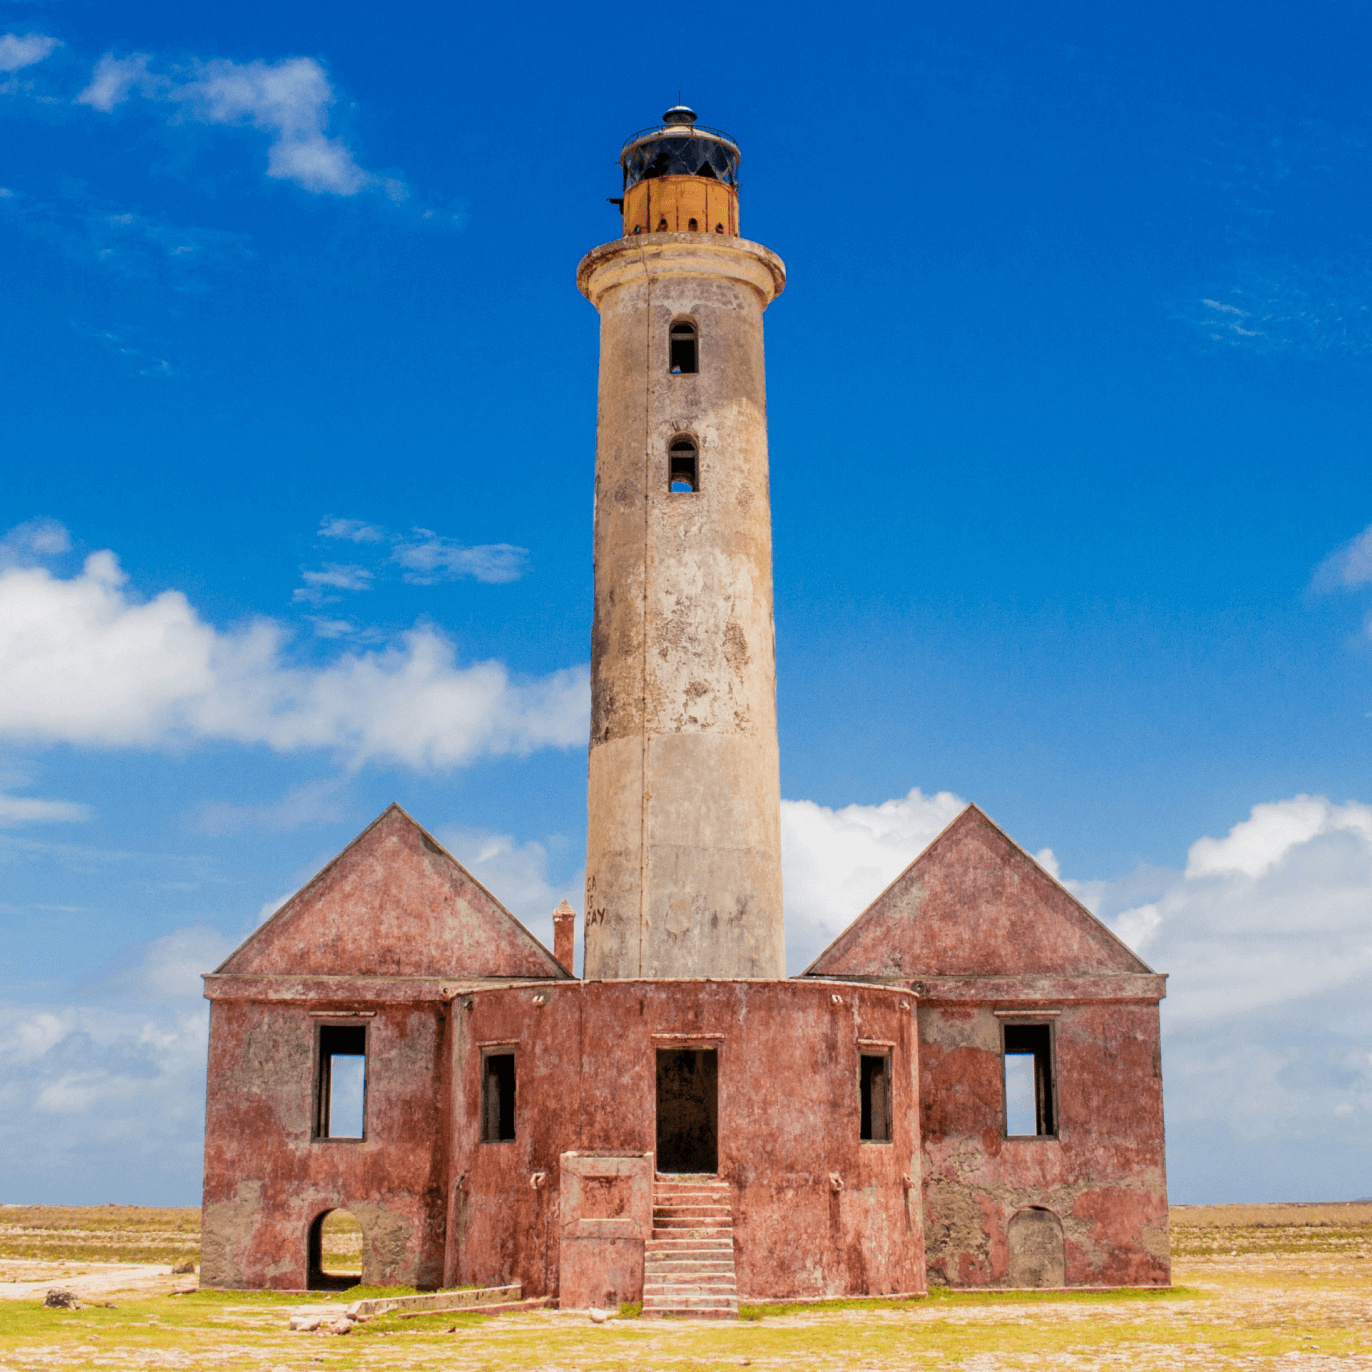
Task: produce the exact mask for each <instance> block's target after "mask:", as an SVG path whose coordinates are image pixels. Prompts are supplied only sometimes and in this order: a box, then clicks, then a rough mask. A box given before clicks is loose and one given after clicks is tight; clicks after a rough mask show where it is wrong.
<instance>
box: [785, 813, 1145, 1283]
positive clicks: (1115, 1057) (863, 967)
mask: <svg viewBox="0 0 1372 1372" xmlns="http://www.w3.org/2000/svg"><path fill="white" fill-rule="evenodd" d="M807 975H812V976H820V975H822V976H848V977H857V978H865V979H870V980H873V981H882V982H886V983H888V984H892V985H900V986H906V987H909V988H910V989H911V991H912V992H913V993H914V994H915V995H917V996H918V998H919V1035H920V1049H919V1057H920V1134H921V1139H922V1149H923V1200H924V1233H925V1249H926V1253H927V1258H928V1264H929V1276H930V1280H931V1281H937V1282H942V1283H947V1284H949V1285H954V1286H987V1285H990V1286H1013V1285H1023V1284H1040V1283H1042V1282H1045V1281H1047V1282H1051V1283H1053V1284H1056V1283H1057V1282H1063V1283H1065V1284H1066V1285H1069V1286H1094V1285H1106V1286H1111V1285H1153V1284H1166V1283H1167V1282H1168V1281H1169V1280H1170V1265H1169V1256H1168V1238H1167V1182H1166V1168H1165V1159H1164V1147H1163V1112H1162V1062H1161V1048H1160V1042H1159V1023H1158V1002H1159V1001H1160V1000H1161V998H1162V996H1163V995H1164V993H1165V983H1166V978H1165V977H1161V976H1158V975H1156V974H1155V973H1153V972H1152V971H1151V970H1150V969H1149V968H1148V967H1147V965H1146V964H1145V963H1143V962H1142V961H1141V960H1140V959H1139V958H1138V957H1137V956H1136V955H1135V954H1134V953H1132V952H1131V951H1130V950H1129V949H1128V948H1127V947H1125V945H1124V944H1122V943H1121V942H1120V941H1119V940H1118V939H1117V938H1116V937H1115V936H1114V935H1113V934H1112V933H1111V932H1110V931H1109V930H1108V929H1107V928H1106V927H1105V926H1104V925H1103V924H1101V923H1100V921H1099V920H1097V919H1096V918H1095V916H1094V915H1092V914H1091V912H1090V911H1089V910H1087V909H1086V908H1085V907H1084V906H1082V905H1081V904H1080V903H1079V902H1078V901H1077V900H1076V899H1075V898H1074V897H1073V896H1072V895H1071V894H1070V893H1069V892H1068V891H1066V890H1065V889H1064V888H1063V887H1062V886H1061V885H1060V884H1059V883H1058V882H1057V881H1055V880H1054V879H1053V878H1052V877H1051V876H1049V875H1048V873H1047V872H1045V871H1044V870H1043V869H1042V868H1041V867H1040V866H1039V865H1038V864H1037V863H1036V862H1035V861H1034V860H1033V859H1032V858H1031V857H1030V856H1029V855H1028V854H1027V853H1025V852H1024V851H1023V850H1022V849H1021V848H1019V847H1018V846H1017V845H1016V844H1015V843H1014V842H1013V841H1012V840H1011V839H1010V838H1008V837H1007V836H1006V835H1005V834H1004V833H1003V832H1002V831H1001V830H1000V829H998V828H997V827H996V826H995V825H994V824H993V823H992V822H991V821H990V820H989V819H988V818H987V817H986V816H985V815H984V814H983V813H982V812H981V811H980V810H978V809H977V808H976V807H975V806H969V807H968V808H967V809H966V810H964V811H963V813H962V814H961V815H959V816H958V817H957V819H955V820H954V821H953V822H952V824H950V825H949V826H948V828H947V829H945V830H944V831H943V833H942V834H940V835H939V837H938V838H936V839H935V840H934V842H933V843H931V844H930V845H929V847H928V848H926V849H925V850H924V852H923V853H921V854H920V855H919V857H918V858H916V859H915V861H914V862H913V863H911V864H910V866H909V867H908V868H906V870H905V871H904V872H902V873H901V875H900V876H899V877H897V878H896V880H895V881H894V882H892V883H891V885H890V886H889V887H888V888H887V889H886V890H885V891H883V892H882V893H881V895H880V896H878V897H877V899H876V900H874V901H873V902H872V904H871V905H870V906H869V907H868V909H867V910H866V911H864V912H863V914H862V915H861V916H859V918H858V919H857V920H855V921H854V922H853V924H852V925H851V926H850V927H849V928H848V929H847V930H846V931H845V932H844V933H843V934H842V935H840V937H839V938H838V939H837V940H835V942H834V943H833V944H832V945H831V946H830V947H829V948H828V949H826V950H825V951H824V952H823V953H822V954H821V955H820V956H819V957H818V958H817V959H816V960H815V962H814V963H813V964H812V965H811V967H810V968H809V969H808V972H807ZM1007 1022H1011V1023H1036V1024H1041V1025H1048V1026H1050V1029H1051V1036H1052V1044H1053V1080H1054V1100H1055V1111H1054V1113H1055V1126H1056V1128H1055V1133H1054V1134H1053V1135H1052V1136H1044V1137H1016V1138H1011V1137H1007V1135H1006V1106H1005V1087H1004V1058H1003V1052H1002V1031H1003V1026H1004V1024H1005V1023H1007ZM1044 1212H1047V1214H1045V1213H1044ZM1038 1221H1042V1223H1039V1222H1038ZM1031 1222H1032V1223H1031ZM1030 1231H1033V1233H1034V1235H1035V1237H1034V1238H1033V1239H1032V1241H1031V1242H1029V1243H1028V1244H1027V1245H1026V1244H1024V1243H1021V1247H1022V1248H1026V1247H1027V1248H1033V1247H1034V1246H1035V1245H1038V1246H1039V1247H1040V1248H1042V1247H1043V1245H1047V1246H1048V1247H1050V1248H1051V1247H1055V1248H1056V1258H1055V1260H1054V1261H1052V1262H1043V1261H1039V1262H1037V1263H1036V1262H1031V1261H1026V1260H1024V1257H1023V1254H1021V1257H1020V1259H1016V1258H1015V1257H1014V1252H1013V1250H1014V1247H1015V1235H1016V1234H1019V1235H1023V1234H1025V1233H1028V1232H1030Z"/></svg>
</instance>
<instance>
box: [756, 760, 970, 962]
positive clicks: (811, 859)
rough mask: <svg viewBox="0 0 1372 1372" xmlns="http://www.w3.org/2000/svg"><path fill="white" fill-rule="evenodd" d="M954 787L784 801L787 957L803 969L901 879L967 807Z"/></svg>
mask: <svg viewBox="0 0 1372 1372" xmlns="http://www.w3.org/2000/svg"><path fill="white" fill-rule="evenodd" d="M966 803H967V802H966V801H964V800H961V799H959V797H957V796H955V795H953V794H952V792H950V791H940V792H939V793H938V794H937V795H932V796H926V795H925V794H924V792H923V791H921V790H920V789H919V788H918V787H916V788H915V789H914V790H913V791H911V792H910V793H909V795H907V796H902V797H901V798H900V799H899V800H888V801H885V802H883V803H882V804H880V805H847V806H844V807H843V808H842V809H836V810H831V809H829V808H828V807H827V806H823V805H816V804H815V803H814V801H812V800H783V801H782V802H781V868H782V889H783V891H784V893H785V899H786V963H787V966H788V968H789V969H790V971H792V972H793V973H794V972H799V971H800V970H801V969H802V968H804V967H805V966H807V965H808V964H809V963H810V962H811V961H813V960H814V958H815V957H816V956H817V955H818V954H819V953H820V952H822V951H823V950H824V948H825V947H827V946H828V944H829V943H831V942H832V941H833V940H834V939H835V938H837V937H838V935H839V934H841V933H842V932H843V930H844V929H846V928H847V927H848V925H849V924H850V923H852V921H853V920H854V919H856V918H857V916H858V915H859V914H861V913H862V911H863V910H864V909H866V907H867V906H868V905H869V904H870V903H871V901H872V900H874V899H875V898H876V897H877V896H878V895H880V894H881V892H882V891H883V890H885V888H886V887H887V886H888V885H889V884H890V883H891V882H892V881H894V880H895V878H896V877H897V876H899V875H900V873H901V872H903V871H904V870H905V868H906V867H908V866H909V865H910V863H911V862H913V861H914V860H915V858H916V857H918V856H919V854H920V853H921V852H922V851H923V849H924V848H926V847H927V846H928V845H929V843H930V842H931V841H932V840H933V839H934V838H935V837H936V836H937V835H938V833H939V831H940V830H942V829H943V828H944V827H945V826H946V825H947V824H948V823H949V822H950V821H951V820H953V819H954V818H955V817H956V816H957V815H958V813H959V812H960V811H961V810H962V809H963V808H964V807H965V805H966Z"/></svg>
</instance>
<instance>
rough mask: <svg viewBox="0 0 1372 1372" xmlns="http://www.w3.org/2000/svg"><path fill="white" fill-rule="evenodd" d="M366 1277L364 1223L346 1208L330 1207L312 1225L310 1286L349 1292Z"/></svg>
mask: <svg viewBox="0 0 1372 1372" xmlns="http://www.w3.org/2000/svg"><path fill="white" fill-rule="evenodd" d="M361 1280H362V1226H361V1225H360V1224H359V1223H358V1222H357V1220H356V1218H355V1217H354V1216H353V1215H351V1214H349V1213H348V1211H346V1210H326V1211H325V1212H324V1213H323V1214H322V1215H318V1216H316V1217H315V1221H314V1223H313V1224H312V1225H310V1239H309V1255H308V1263H307V1275H306V1279H305V1284H306V1286H308V1287H309V1289H310V1290H311V1291H346V1290H347V1289H348V1288H349V1287H350V1286H357V1285H358V1284H359V1283H360V1282H361Z"/></svg>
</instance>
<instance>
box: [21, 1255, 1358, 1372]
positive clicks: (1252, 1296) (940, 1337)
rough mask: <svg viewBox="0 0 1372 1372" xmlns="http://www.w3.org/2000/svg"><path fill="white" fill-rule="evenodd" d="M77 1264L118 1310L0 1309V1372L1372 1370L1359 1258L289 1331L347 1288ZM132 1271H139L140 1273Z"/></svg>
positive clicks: (1211, 1261)
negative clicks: (1075, 1290) (855, 1305)
mask: <svg viewBox="0 0 1372 1372" xmlns="http://www.w3.org/2000/svg"><path fill="white" fill-rule="evenodd" d="M74 1266H75V1265H69V1267H68V1269H67V1271H66V1272H65V1273H64V1278H63V1279H64V1284H67V1285H74V1284H75V1282H76V1281H78V1280H80V1281H91V1282H93V1283H99V1291H100V1292H103V1293H104V1295H105V1296H108V1297H109V1298H112V1299H114V1300H115V1302H116V1304H117V1305H118V1309H117V1310H107V1309H104V1308H89V1307H88V1308H87V1309H84V1310H81V1311H76V1312H69V1311H55V1310H43V1309H41V1308H39V1307H38V1305H37V1302H36V1300H35V1299H34V1298H33V1297H30V1298H29V1299H28V1300H27V1301H15V1302H12V1303H10V1304H8V1305H6V1306H4V1307H0V1372H38V1369H43V1370H44V1372H52V1370H53V1369H61V1370H62V1372H65V1370H66V1369H69V1368H70V1369H85V1368H92V1369H95V1368H99V1369H116V1370H117V1372H143V1369H148V1370H149V1372H151V1370H152V1369H158V1370H159V1372H160V1370H161V1369H169V1370H170V1369H176V1370H177V1372H180V1370H181V1369H194V1370H196V1372H198V1369H202V1368H203V1369H206V1370H207V1372H208V1369H216V1372H217V1370H218V1369H239V1368H241V1369H245V1372H248V1370H251V1372H285V1369H289V1370H290V1372H307V1370H308V1372H313V1369H315V1368H318V1367H319V1366H320V1364H321V1363H323V1364H328V1365H331V1366H332V1367H334V1368H336V1369H339V1370H340V1372H342V1369H351V1368H358V1369H367V1370H368V1372H371V1370H372V1369H374V1370H375V1372H391V1370H392V1369H394V1370H395V1372H411V1370H414V1372H421V1370H425V1369H434V1370H435V1372H438V1369H442V1370H443V1372H466V1369H502V1372H503V1370H504V1369H511V1368H531V1369H532V1368H538V1369H567V1370H568V1372H573V1370H574V1372H607V1370H608V1369H625V1372H628V1370H629V1369H634V1372H640V1370H643V1372H646V1370H647V1369H663V1372H696V1369H706V1368H710V1369H713V1368H732V1367H751V1368H755V1369H776V1370H777V1372H782V1370H783V1369H784V1370H785V1372H793V1370H794V1372H800V1369H804V1370H805V1372H810V1370H811V1369H822V1370H823V1372H828V1369H835V1372H837V1369H843V1370H844V1372H848V1369H872V1370H873V1372H878V1370H879V1372H886V1370H887V1369H890V1372H895V1370H896V1369H906V1368H931V1369H933V1368H940V1369H941V1368H960V1369H966V1372H1001V1369H1006V1370H1007V1372H1008V1370H1010V1369H1015V1370H1016V1372H1020V1370H1023V1372H1031V1370H1032V1372H1043V1370H1044V1369H1048V1368H1052V1369H1058V1368H1065V1369H1071V1372H1096V1370H1097V1369H1100V1370H1101V1372H1105V1369H1112V1370H1115V1369H1118V1372H1125V1369H1128V1370H1129V1372H1154V1369H1171V1368H1186V1369H1197V1370H1198V1372H1199V1370H1201V1369H1204V1370H1206V1372H1208V1370H1209V1369H1216V1370H1218V1369H1223V1370H1224V1372H1231V1370H1232V1372H1237V1370H1238V1369H1243V1370H1244V1372H1249V1370H1250V1369H1273V1370H1274V1372H1326V1370H1329V1372H1333V1370H1334V1369H1338V1370H1339V1372H1344V1370H1345V1369H1346V1370H1347V1372H1353V1370H1354V1369H1357V1370H1358V1372H1372V1266H1369V1261H1368V1260H1367V1259H1366V1258H1364V1257H1362V1256H1360V1255H1346V1254H1300V1255H1295V1256H1282V1255H1275V1256H1273V1255H1252V1256H1238V1257H1224V1258H1220V1257H1207V1258H1198V1259H1188V1260H1183V1261H1179V1262H1178V1263H1177V1266H1176V1274H1175V1275H1176V1281H1177V1283H1178V1289H1176V1290H1174V1291H1173V1292H1171V1293H1159V1294H1158V1295H1154V1296H1147V1297H1135V1296H1129V1297H1125V1298H1123V1299H1121V1298H1118V1297H1116V1298H1105V1299H1102V1298H1098V1297H1097V1298H1092V1297H1086V1296H1072V1297H1070V1298H1067V1299H1061V1298H1057V1299H1054V1298H1051V1297H1048V1298H1045V1297H1041V1296H1017V1297H1009V1298H1007V1297H1004V1296H976V1297H971V1298H960V1297H953V1298H951V1299H950V1298H948V1297H938V1296H935V1297H932V1298H930V1299H929V1300H927V1301H922V1302H914V1303H908V1304H904V1305H900V1306H895V1307H882V1306H868V1307H865V1308H862V1309H856V1310H853V1309H839V1308H832V1307H817V1308H811V1309H806V1310H801V1311H796V1312H794V1313H786V1314H779V1315H778V1314H773V1315H767V1316H764V1317H763V1318H761V1319H758V1320H740V1321H738V1322H737V1323H733V1322H730V1323H714V1322H709V1321H686V1320H682V1321H676V1320H672V1321H659V1320H613V1321H611V1322H610V1324H608V1325H606V1326H603V1327H600V1326H595V1325H592V1324H591V1323H590V1322H589V1320H588V1319H587V1318H586V1317H585V1316H584V1315H577V1314H571V1313H561V1312H556V1311H532V1312H528V1313H521V1314H515V1315H508V1316H502V1317H496V1318H487V1317H483V1316H464V1317H461V1318H460V1319H459V1320H456V1321H455V1320H453V1318H452V1317H451V1316H431V1317H427V1318H426V1319H424V1320H415V1321H399V1320H394V1319H390V1320H387V1319H382V1320H377V1321H374V1322H372V1323H371V1324H369V1325H365V1326H363V1327H361V1328H360V1329H359V1330H357V1331H356V1332H355V1333H353V1334H351V1335H349V1336H347V1337H339V1336H337V1335H332V1334H323V1333H320V1334H292V1333H289V1332H287V1329H286V1324H287V1320H288V1318H289V1316H290V1315H291V1314H293V1313H296V1312H298V1311H303V1310H307V1309H310V1310H317V1311H321V1312H322V1311H325V1310H327V1311H329V1312H331V1313H332V1312H336V1311H338V1310H339V1309H340V1308H341V1307H342V1306H344V1305H346V1303H347V1298H346V1296H335V1297H334V1298H333V1300H332V1302H326V1301H320V1300H319V1298H317V1297H316V1298H314V1299H313V1300H309V1302H308V1303H307V1299H308V1298H306V1299H302V1298H296V1299H295V1300H291V1299H290V1298H281V1297H277V1298H274V1299H272V1298H266V1299H264V1298H243V1297H238V1296H210V1295H208V1294H202V1295H189V1296H180V1297H178V1296H173V1295H171V1294H170V1290H171V1289H172V1287H173V1282H174V1279H173V1278H171V1276H170V1274H169V1273H168V1272H167V1270H166V1269H165V1268H160V1269H152V1270H151V1271H147V1270H146V1269H142V1268H132V1267H129V1268H126V1269H124V1272H123V1273H122V1274H119V1273H112V1272H110V1271H109V1270H108V1265H101V1268H100V1270H98V1271H96V1270H89V1271H87V1273H86V1276H84V1277H80V1278H71V1277H70V1275H69V1274H70V1271H71V1270H72V1269H73V1268H74ZM94 1266H95V1265H90V1267H92V1268H93V1267H94ZM145 1272H146V1275H143V1274H144V1273H145ZM135 1273H137V1274H139V1275H138V1276H137V1277H135ZM135 1280H137V1281H139V1282H145V1283H147V1284H146V1285H143V1286H136V1285H134V1282H135ZM183 1280H184V1279H183ZM159 1283H160V1285H159ZM25 1284H26V1285H28V1283H25ZM15 1285H18V1283H15ZM35 1285H37V1286H42V1283H41V1282H39V1283H36V1284H35ZM154 1292H157V1293H158V1294H153V1293H154ZM93 1294H94V1291H93ZM121 1294H122V1299H121ZM11 1312H12V1313H11ZM450 1331H451V1332H450Z"/></svg>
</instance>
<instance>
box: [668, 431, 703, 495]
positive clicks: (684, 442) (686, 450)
mask: <svg viewBox="0 0 1372 1372" xmlns="http://www.w3.org/2000/svg"><path fill="white" fill-rule="evenodd" d="M698 456H699V455H698V454H697V452H696V445H695V444H694V443H692V442H691V440H690V439H689V438H677V439H673V440H672V446H671V448H670V449H669V450H668V453H667V464H668V467H667V489H668V490H669V491H674V492H677V493H678V494H680V493H684V492H690V491H698V490H699V489H700V469H699V463H698Z"/></svg>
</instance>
